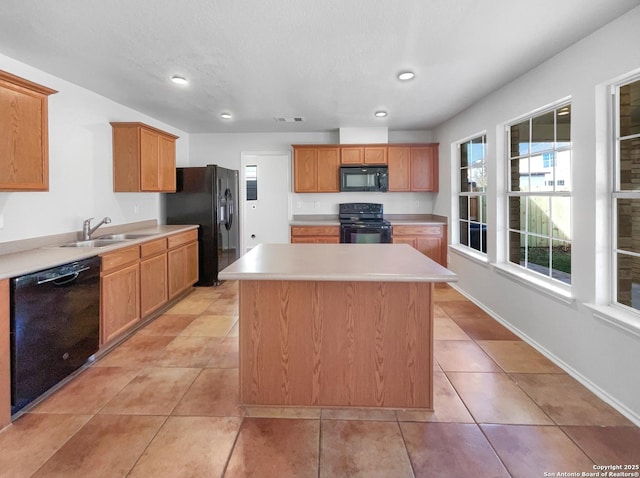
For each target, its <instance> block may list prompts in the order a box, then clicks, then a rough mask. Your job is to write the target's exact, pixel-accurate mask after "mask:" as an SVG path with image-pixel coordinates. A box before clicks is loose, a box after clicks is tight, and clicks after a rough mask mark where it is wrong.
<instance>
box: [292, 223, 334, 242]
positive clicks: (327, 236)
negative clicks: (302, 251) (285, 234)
mask: <svg viewBox="0 0 640 478" xmlns="http://www.w3.org/2000/svg"><path fill="white" fill-rule="evenodd" d="M304 243H307V244H338V243H340V226H291V244H304Z"/></svg>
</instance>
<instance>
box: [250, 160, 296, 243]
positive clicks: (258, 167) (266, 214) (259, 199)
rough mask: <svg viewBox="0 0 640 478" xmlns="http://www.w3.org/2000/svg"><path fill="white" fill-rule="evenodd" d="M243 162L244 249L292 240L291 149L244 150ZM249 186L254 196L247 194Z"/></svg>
mask: <svg viewBox="0 0 640 478" xmlns="http://www.w3.org/2000/svg"><path fill="white" fill-rule="evenodd" d="M241 163H242V168H241V172H240V178H241V179H240V197H241V204H242V210H243V212H244V214H243V215H242V224H243V227H242V239H243V243H242V244H241V247H242V250H243V251H245V252H246V251H248V250H250V249H252V248H253V247H255V246H257V245H258V244H269V243H271V244H272V243H281V244H287V243H289V218H290V199H289V197H290V194H291V173H290V171H291V167H290V166H291V155H290V153H288V152H283V153H242V161H241ZM254 166H255V169H254V168H253V167H254ZM247 171H250V173H249V176H248V174H247ZM253 171H255V183H253V182H252V181H253ZM247 178H249V183H248V182H247ZM247 187H249V189H250V190H252V192H251V193H250V195H249V196H250V197H251V198H248V197H247ZM253 189H255V192H253ZM253 197H255V199H252V198H253Z"/></svg>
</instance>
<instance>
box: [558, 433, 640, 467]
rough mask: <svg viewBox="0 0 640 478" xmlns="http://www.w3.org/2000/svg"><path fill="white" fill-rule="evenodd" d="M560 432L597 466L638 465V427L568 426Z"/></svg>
mask: <svg viewBox="0 0 640 478" xmlns="http://www.w3.org/2000/svg"><path fill="white" fill-rule="evenodd" d="M562 430H564V432H565V433H566V434H567V435H569V436H570V437H571V439H572V440H573V441H574V442H576V443H577V444H578V446H579V447H580V448H581V449H582V450H583V451H584V452H585V453H586V454H587V456H589V458H591V459H592V460H593V461H594V462H595V463H597V464H598V465H611V464H613V463H618V464H622V463H625V464H637V465H640V428H638V427H600V426H569V427H562ZM623 471H624V470H623Z"/></svg>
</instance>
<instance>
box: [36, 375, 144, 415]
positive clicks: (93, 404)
mask: <svg viewBox="0 0 640 478" xmlns="http://www.w3.org/2000/svg"><path fill="white" fill-rule="evenodd" d="M139 372H140V369H138V368H135V369H131V368H125V367H89V368H88V369H86V370H85V371H83V372H82V373H81V374H79V375H78V376H76V377H75V378H74V379H73V380H72V381H70V382H69V383H67V384H66V385H65V386H64V387H62V388H61V389H60V390H58V391H57V392H55V393H54V394H53V395H51V396H50V397H48V398H47V399H46V400H45V401H44V402H42V403H41V404H40V405H38V406H37V407H36V408H35V410H33V412H34V413H73V414H82V413H86V414H91V415H93V414H96V413H98V411H99V410H100V409H101V408H102V407H104V406H105V404H106V403H107V402H108V401H109V400H111V399H112V398H113V397H115V396H116V395H117V394H118V393H119V392H120V391H121V390H122V389H123V388H124V387H125V386H126V385H127V384H128V383H129V382H131V380H133V378H134V377H135V376H136V375H137V374H138V373H139Z"/></svg>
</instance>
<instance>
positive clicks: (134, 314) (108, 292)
mask: <svg viewBox="0 0 640 478" xmlns="http://www.w3.org/2000/svg"><path fill="white" fill-rule="evenodd" d="M139 280H140V268H139V265H138V264H137V263H136V264H133V265H131V266H128V267H125V268H123V269H120V270H118V271H116V272H113V273H111V274H106V275H104V276H103V277H102V279H101V281H100V284H101V300H100V308H101V312H102V313H101V328H100V335H101V344H104V343H106V342H109V341H110V340H112V339H113V338H115V337H117V336H118V335H120V334H121V333H124V332H125V331H126V330H127V329H129V328H130V327H132V326H133V325H134V324H135V323H136V322H138V321H139V320H140V302H139V297H140V296H139V289H138V283H139Z"/></svg>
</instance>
